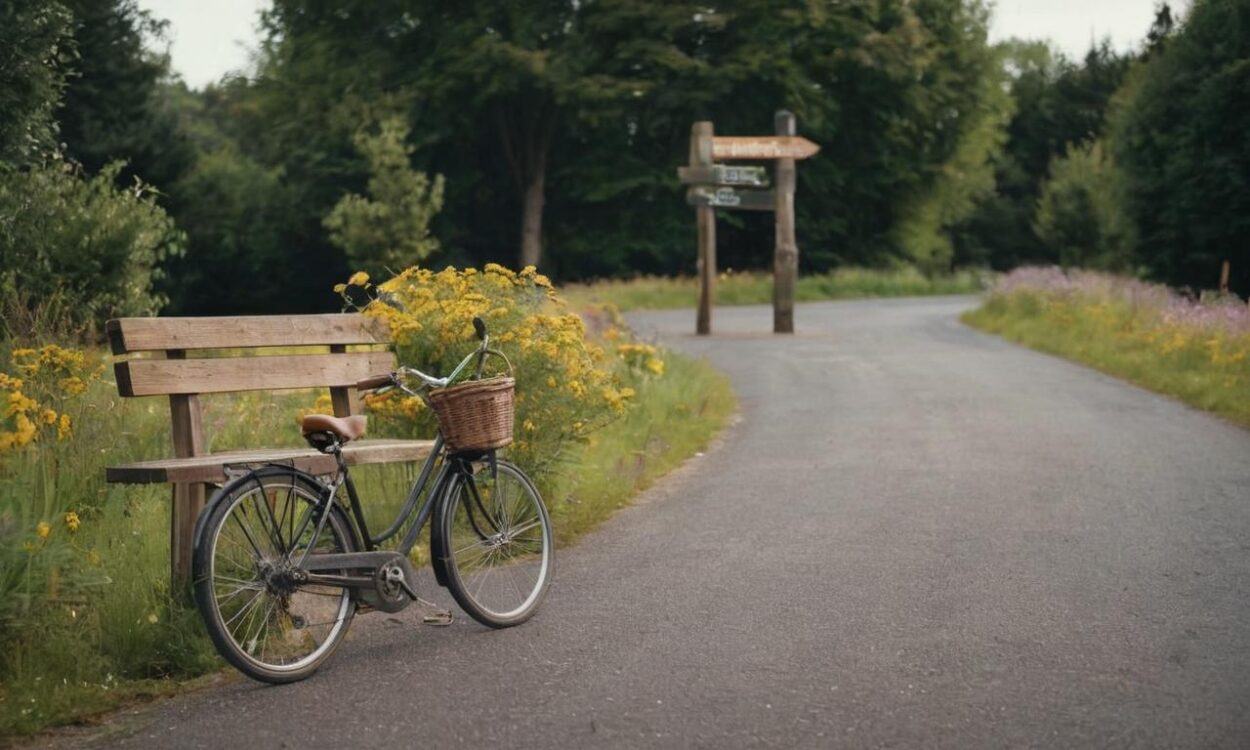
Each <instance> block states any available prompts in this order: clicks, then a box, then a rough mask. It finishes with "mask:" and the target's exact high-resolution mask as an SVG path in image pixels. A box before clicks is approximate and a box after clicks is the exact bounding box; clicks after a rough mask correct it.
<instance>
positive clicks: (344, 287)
mask: <svg viewBox="0 0 1250 750" xmlns="http://www.w3.org/2000/svg"><path fill="white" fill-rule="evenodd" d="M346 291H347V285H346V284H335V285H334V293H335V294H342V293H343V292H346Z"/></svg>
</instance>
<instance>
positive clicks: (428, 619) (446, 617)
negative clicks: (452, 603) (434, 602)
mask: <svg viewBox="0 0 1250 750" xmlns="http://www.w3.org/2000/svg"><path fill="white" fill-rule="evenodd" d="M455 619H456V618H455V617H453V616H452V614H451V612H436V613H434V614H432V615H426V616H425V617H422V618H421V623H422V624H424V625H438V626H440V627H442V626H444V625H450V624H452V623H453V622H454V621H455Z"/></svg>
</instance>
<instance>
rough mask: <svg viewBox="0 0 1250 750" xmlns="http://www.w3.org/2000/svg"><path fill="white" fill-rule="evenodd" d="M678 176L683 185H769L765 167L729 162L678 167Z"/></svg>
mask: <svg viewBox="0 0 1250 750" xmlns="http://www.w3.org/2000/svg"><path fill="white" fill-rule="evenodd" d="M677 177H678V179H680V180H681V181H682V184H683V185H725V186H729V187H733V186H735V185H740V186H743V187H768V171H767V170H766V169H764V168H763V167H743V166H732V165H729V164H713V165H712V166H710V167H678V168H677Z"/></svg>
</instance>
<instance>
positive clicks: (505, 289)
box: [339, 264, 664, 474]
mask: <svg viewBox="0 0 1250 750" xmlns="http://www.w3.org/2000/svg"><path fill="white" fill-rule="evenodd" d="M352 280H353V281H355V282H358V284H363V283H367V277H366V276H365V275H364V274H363V273H361V274H357V276H355V277H353V279H352ZM339 289H340V290H341V291H347V290H346V287H345V286H343V285H341V286H340V287H339ZM377 293H378V294H379V295H380V298H379V299H378V300H375V301H373V302H371V303H370V304H369V305H368V306H367V307H366V308H365V313H366V314H367V315H373V316H377V317H379V318H382V319H384V320H385V321H386V322H387V324H388V326H389V328H390V333H391V337H392V339H393V340H394V341H395V347H396V351H397V352H398V354H399V359H400V361H401V362H403V363H404V364H407V365H412V366H416V367H419V368H420V369H422V370H424V371H426V372H430V373H432V374H436V375H447V374H448V373H450V372H451V370H452V368H453V367H455V365H456V364H457V363H458V362H459V361H460V360H461V358H463V357H464V356H465V354H467V353H468V352H470V351H472V350H473V346H474V345H475V344H476V343H477V342H476V340H475V339H474V338H473V326H472V325H471V321H472V319H473V318H474V317H475V316H478V317H481V318H482V319H483V320H485V321H486V323H487V326H488V327H489V329H490V332H491V344H492V348H497V349H499V350H500V351H502V352H503V353H504V355H505V356H506V357H507V358H508V359H509V360H510V361H511V364H512V366H513V367H514V372H515V375H516V379H517V390H516V432H515V435H516V441H515V442H514V443H513V445H512V447H511V448H510V449H509V450H510V453H511V455H512V456H513V458H514V459H515V460H517V461H518V463H521V464H522V465H524V466H525V467H526V469H527V470H531V471H534V472H536V473H538V474H542V473H543V472H544V471H545V470H546V469H548V468H551V467H552V466H553V464H554V463H555V462H556V461H557V460H558V459H560V458H561V457H562V455H563V453H564V451H565V449H567V448H568V447H569V446H570V444H571V443H575V442H579V441H581V440H582V439H584V438H585V437H586V436H587V435H589V434H590V433H591V432H593V431H594V430H595V429H597V428H599V427H602V426H603V425H604V424H606V423H607V422H609V421H611V420H613V419H615V418H617V417H619V416H621V415H623V414H624V413H625V410H626V407H627V406H628V404H629V403H630V402H631V401H632V400H633V398H634V396H635V393H636V387H637V386H639V385H640V384H641V381H642V380H643V379H645V378H656V377H660V376H662V375H663V372H664V362H663V360H661V359H660V358H659V356H658V353H657V351H656V350H655V348H654V347H651V346H649V345H646V344H639V343H636V342H633V341H630V340H628V339H627V338H626V335H625V333H623V332H622V331H621V330H620V329H619V328H618V327H616V326H609V327H607V329H606V330H605V331H604V337H603V338H602V339H601V340H600V342H596V341H594V340H592V339H591V338H589V337H588V336H587V331H586V325H585V323H584V322H583V320H582V318H581V317H580V316H579V315H577V314H576V313H573V312H570V311H569V310H568V307H567V306H566V305H565V303H564V302H563V300H561V299H560V298H559V297H558V296H557V295H556V293H555V291H554V290H553V289H552V288H551V284H550V282H549V281H548V280H547V279H546V278H545V277H543V276H542V275H540V274H537V273H535V271H534V268H533V267H532V266H531V267H529V268H526V269H525V270H523V271H521V272H520V273H515V272H513V271H510V270H508V269H506V268H503V267H502V266H498V265H495V264H487V265H486V268H485V270H484V271H481V272H479V271H477V270H476V269H472V268H469V269H465V270H463V271H457V270H456V269H454V268H446V269H444V270H443V271H440V272H438V273H434V272H432V271H429V270H426V269H421V268H409V269H408V270H406V271H404V272H403V273H401V274H399V275H398V276H395V277H394V278H392V279H390V280H388V281H386V282H383V283H382V284H381V285H380V286H379V287H378V288H377ZM601 344H602V345H601ZM609 347H610V348H609ZM493 366H495V367H499V364H498V363H494V364H493ZM367 403H368V404H369V406H370V407H371V408H372V409H373V410H374V411H375V412H376V413H378V414H379V415H382V416H385V417H389V418H391V419H392V420H395V421H398V423H399V424H400V426H401V429H404V430H407V431H410V432H411V431H413V430H416V431H419V432H425V433H426V434H429V433H431V432H432V431H433V426H434V420H433V418H432V416H431V415H430V414H429V413H428V412H427V411H426V410H425V409H424V407H423V404H422V402H421V401H420V400H419V399H415V398H401V397H400V396H398V395H396V394H395V392H392V393H390V394H386V395H384V396H381V397H372V398H369V399H367Z"/></svg>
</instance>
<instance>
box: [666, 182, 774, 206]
mask: <svg viewBox="0 0 1250 750" xmlns="http://www.w3.org/2000/svg"><path fill="white" fill-rule="evenodd" d="M686 202H687V203H689V204H690V205H692V206H710V207H712V208H735V209H738V210H740V211H772V210H774V208H775V207H776V203H777V197H776V195H775V194H774V193H773V191H771V190H734V189H733V188H731V187H720V188H711V187H703V186H699V187H692V188H690V190H688V191H687V192H686Z"/></svg>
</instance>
